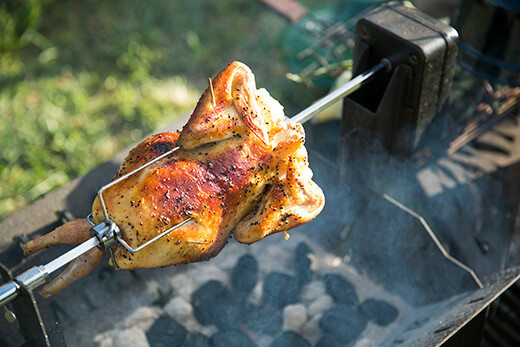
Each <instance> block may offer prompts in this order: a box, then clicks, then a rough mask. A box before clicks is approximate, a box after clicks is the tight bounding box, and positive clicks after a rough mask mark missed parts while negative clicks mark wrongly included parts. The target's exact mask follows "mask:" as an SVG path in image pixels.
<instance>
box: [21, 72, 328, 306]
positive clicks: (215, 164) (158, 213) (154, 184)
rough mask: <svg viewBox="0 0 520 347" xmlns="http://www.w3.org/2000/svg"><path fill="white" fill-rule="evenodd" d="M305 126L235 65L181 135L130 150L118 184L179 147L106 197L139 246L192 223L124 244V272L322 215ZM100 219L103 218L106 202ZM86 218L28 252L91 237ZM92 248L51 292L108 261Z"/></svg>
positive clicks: (203, 253) (120, 254)
mask: <svg viewBox="0 0 520 347" xmlns="http://www.w3.org/2000/svg"><path fill="white" fill-rule="evenodd" d="M304 141H305V135H304V130H303V127H302V126H301V125H300V124H298V123H294V122H292V121H290V120H287V119H286V118H285V116H284V114H283V108H282V106H281V105H280V104H279V103H278V102H277V101H276V100H274V99H273V98H272V97H271V96H270V95H269V93H268V92H267V91H266V90H265V89H256V85H255V80H254V75H253V73H252V72H251V70H250V69H249V68H248V67H247V66H246V65H244V64H242V63H239V62H233V63H231V64H229V65H228V66H227V67H226V68H225V69H224V70H223V71H222V72H221V73H220V74H219V75H218V76H217V77H216V78H215V79H214V80H213V82H212V83H210V87H209V88H208V89H207V90H206V91H205V92H204V94H203V95H202V97H201V99H200V100H199V102H198V104H197V106H196V108H195V110H194V111H193V114H192V115H191V117H190V119H189V121H188V122H187V124H186V125H185V126H184V128H183V130H182V131H181V132H171V133H162V134H157V135H154V136H152V137H150V138H148V139H146V140H144V141H143V142H141V143H140V144H138V145H137V146H136V147H135V148H134V149H132V150H131V151H130V153H129V154H128V156H127V157H126V159H125V160H124V162H123V163H122V165H121V167H120V168H119V170H118V172H117V173H116V175H115V177H114V179H115V178H118V177H121V176H122V175H124V174H126V173H128V172H130V171H132V170H134V169H136V168H137V167H139V166H141V165H143V164H145V163H147V162H148V161H150V160H152V159H154V158H156V157H158V156H160V155H161V154H163V153H165V152H167V151H169V150H171V149H172V148H174V147H176V146H179V147H180V149H179V150H177V151H175V152H173V153H172V154H170V155H168V156H166V157H164V158H163V159H161V160H159V161H157V162H156V163H154V164H152V165H150V166H148V167H146V168H145V169H143V170H141V171H138V172H137V173H136V174H134V175H132V176H130V177H129V178H127V179H125V180H123V181H121V182H120V183H117V184H115V185H114V186H112V187H110V188H109V189H107V190H106V191H105V192H104V193H103V196H104V200H105V203H106V208H107V210H108V214H109V217H110V219H111V220H112V221H114V222H115V223H116V224H117V225H118V227H119V228H120V230H121V235H122V238H123V239H124V240H125V241H126V242H127V243H128V245H130V246H131V247H132V248H136V247H138V246H139V245H141V244H143V243H145V242H146V241H148V240H150V239H152V238H153V237H155V236H156V235H158V234H160V233H161V232H162V231H164V230H166V229H168V228H170V227H171V226H173V225H175V224H177V223H180V222H182V221H184V220H186V219H188V218H191V220H190V221H189V222H188V223H187V224H185V225H184V226H182V227H180V228H178V229H176V230H173V231H171V232H170V233H168V234H167V235H166V236H164V237H163V238H160V239H159V240H158V241H156V242H154V243H152V244H150V245H149V246H147V247H145V248H143V249H142V250H140V251H138V252H135V253H131V252H129V251H127V250H126V249H125V248H123V247H122V246H121V245H120V244H117V245H116V246H115V247H114V249H113V251H114V258H113V260H114V261H115V264H112V260H110V262H111V265H114V266H117V267H119V268H122V269H136V268H153V267H161V266H169V265H179V264H185V263H190V262H195V261H200V260H205V259H209V258H211V257H214V256H215V255H217V254H218V253H219V252H220V250H221V249H222V248H223V247H224V245H225V244H226V242H227V240H228V238H229V237H230V235H231V233H232V231H233V230H234V233H233V235H234V237H235V239H236V240H237V241H239V242H242V243H247V244H251V243H254V242H256V241H259V240H261V239H262V238H264V237H265V236H267V235H270V234H273V233H277V232H282V231H286V230H288V229H290V228H294V227H296V226H298V225H301V224H303V223H306V222H308V221H310V220H311V219H313V218H314V217H315V216H317V215H318V214H319V213H320V211H321V210H322V208H323V205H324V203H325V200H324V196H323V192H322V191H321V189H320V188H319V187H318V185H317V184H316V183H315V182H313V181H312V171H311V169H310V168H309V166H308V161H307V152H306V149H305V147H304ZM92 216H93V221H94V222H95V223H101V222H102V221H103V213H102V212H101V209H100V204H99V201H98V199H96V200H95V201H94V204H93V207H92ZM90 228H91V225H90V224H89V222H88V221H87V220H86V219H77V220H73V221H70V222H68V223H66V224H64V225H63V226H61V227H59V228H57V229H56V230H54V231H53V232H51V233H49V234H46V235H43V236H41V237H40V238H37V239H35V240H33V241H29V242H28V243H27V244H25V245H24V251H25V253H26V254H30V253H33V252H35V251H38V250H40V249H42V248H45V247H48V246H51V245H55V244H59V243H67V244H76V243H80V242H83V241H85V240H87V239H88V238H90V237H91V236H90V234H89V229H90ZM102 258H103V252H101V251H100V250H98V249H93V250H91V251H89V252H88V253H86V254H84V255H83V256H82V257H80V258H77V259H76V260H74V261H73V262H72V263H71V264H70V265H69V267H68V268H67V269H66V270H65V271H64V272H63V273H61V274H60V275H59V276H58V277H57V278H55V279H54V281H52V282H51V283H49V284H48V285H47V286H45V287H44V288H43V290H42V291H41V294H42V295H44V296H50V295H53V294H56V293H59V292H60V291H61V290H62V289H63V288H64V287H66V286H68V285H69V284H70V283H72V282H73V281H75V280H77V279H79V278H81V277H83V276H85V275H87V274H88V273H90V272H91V271H92V270H93V269H94V268H95V267H96V266H97V265H98V264H99V263H100V262H101V260H102Z"/></svg>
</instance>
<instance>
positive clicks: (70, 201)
mask: <svg viewBox="0 0 520 347" xmlns="http://www.w3.org/2000/svg"><path fill="white" fill-rule="evenodd" d="M382 33H385V34H386V37H385V36H384V35H383V34H382ZM425 37H427V38H428V39H427V40H424V38H425ZM425 41H427V43H428V44H425ZM455 42H456V33H455V32H454V31H453V29H451V28H449V27H447V26H444V25H442V24H440V23H438V22H437V21H435V20H433V19H431V18H429V17H427V16H425V15H423V14H421V13H420V12H418V11H415V10H411V9H407V8H404V7H403V6H402V5H399V4H389V5H383V6H381V7H379V8H377V9H375V10H374V11H372V12H370V13H369V14H367V15H366V16H365V17H364V18H363V19H361V20H360V21H359V23H358V27H357V29H356V52H355V62H356V65H355V73H361V72H363V71H364V70H366V69H367V68H369V67H370V66H373V65H376V64H377V62H378V61H380V60H381V59H390V61H391V63H392V71H391V72H390V73H389V74H385V75H384V76H381V77H379V78H376V79H373V80H372V81H371V82H369V84H368V85H367V88H364V89H360V90H359V91H357V92H355V93H354V94H353V95H351V96H349V97H347V98H345V99H344V111H343V113H344V114H343V121H342V124H341V125H339V124H334V123H329V124H321V125H314V126H309V127H308V128H307V132H308V135H307V138H308V148H309V151H310V162H311V167H312V169H313V171H314V174H315V180H316V181H317V182H318V184H319V185H320V186H321V187H323V189H324V192H325V195H326V197H327V206H326V208H325V210H324V211H323V213H322V214H321V215H320V216H319V217H318V218H317V219H316V220H315V221H313V222H311V223H309V224H308V225H305V226H302V227H300V228H299V229H298V230H297V231H296V232H294V233H292V237H291V240H290V241H285V240H284V238H283V236H278V235H273V236H271V237H269V238H267V239H266V240H263V241H262V242H261V243H259V244H258V245H254V246H250V247H246V246H243V245H238V244H237V243H235V242H234V241H230V244H228V245H227V246H226V247H225V248H224V250H223V251H222V253H221V254H220V255H219V256H218V257H216V258H215V259H213V260H212V261H211V262H208V263H201V264H190V265H186V266H183V267H180V268H178V267H174V268H167V269H157V270H139V271H132V272H114V271H113V270H112V269H111V268H109V267H101V268H99V269H97V270H96V271H95V272H94V273H93V274H91V275H90V276H89V278H92V279H96V280H93V281H91V280H89V278H87V279H84V280H82V281H80V282H79V283H78V284H76V285H75V286H74V287H73V288H69V289H66V290H64V291H63V293H62V294H60V295H59V296H58V297H56V298H53V299H50V300H42V299H40V298H38V297H34V296H33V295H32V293H31V291H30V290H29V291H27V292H25V291H24V292H23V295H21V296H22V297H23V298H24V301H23V304H24V305H23V307H22V308H18V309H17V310H16V311H17V313H18V315H19V316H18V320H19V321H20V326H21V327H22V333H23V334H22V335H23V337H24V338H25V341H26V344H28V345H31V344H32V345H45V344H51V345H57V346H59V345H65V344H68V345H89V344H93V343H94V342H96V343H99V344H100V345H103V344H104V343H105V344H106V345H109V343H110V342H114V341H116V340H117V339H121V336H122V335H125V334H129V335H130V336H133V335H131V334H132V333H131V331H138V332H141V335H142V334H145V335H146V338H147V340H148V341H149V342H151V343H152V345H153V343H161V341H162V342H163V343H164V341H166V340H161V338H163V339H168V338H170V339H171V340H170V343H171V344H175V341H176V342H179V345H181V344H182V343H186V344H188V345H189V343H188V342H187V341H192V342H193V341H198V343H195V344H200V345H204V343H207V342H211V341H212V342H214V343H216V342H222V341H227V340H226V339H231V341H235V342H237V341H246V342H248V343H249V342H250V341H254V343H256V344H259V345H270V344H272V343H274V344H276V343H280V345H294V344H295V343H296V342H301V341H302V340H301V339H302V338H305V339H307V341H308V342H310V343H312V344H317V345H320V344H321V345H333V344H338V343H339V344H349V345H360V346H363V345H389V346H390V345H414V346H417V345H419V346H421V345H424V346H432V345H442V344H446V345H449V344H454V345H455V344H457V343H461V341H462V342H463V343H464V344H467V345H478V344H479V343H480V341H481V338H482V336H484V337H485V338H487V340H486V341H496V335H497V334H498V335H499V336H500V337H501V338H502V340H504V338H503V335H504V333H503V332H502V333H501V332H500V330H499V333H496V328H495V330H494V328H493V327H496V324H495V325H493V324H490V323H489V322H494V320H493V319H488V316H490V312H491V316H492V317H493V318H496V317H497V315H493V312H503V311H504V310H506V311H507V310H508V312H510V311H512V310H514V309H516V308H514V307H513V309H511V308H510V307H511V305H509V306H506V307H509V308H507V309H504V306H503V305H502V306H501V305H499V301H500V298H501V295H502V294H503V293H504V292H505V291H506V290H507V289H508V288H509V287H511V286H512V285H513V284H514V283H515V282H516V281H517V279H518V277H519V276H520V268H518V267H516V266H515V265H516V263H517V262H516V261H515V254H516V253H517V252H516V248H515V247H516V246H515V242H514V236H515V234H514V231H515V228H517V227H518V226H517V219H518V218H519V215H518V201H517V197H518V187H515V186H514V185H513V184H512V183H511V182H512V181H511V179H510V178H509V177H510V176H511V175H513V177H515V176H514V173H518V172H519V169H518V165H502V167H501V168H496V169H495V170H492V171H493V172H492V173H487V174H481V175H473V176H471V177H469V176H470V175H464V169H465V168H467V167H462V166H460V163H459V166H457V163H454V164H453V165H452V166H450V167H449V170H452V171H454V172H451V175H452V176H455V177H463V176H464V178H465V180H463V179H462V178H461V179H460V180H456V184H452V181H450V177H451V176H450V177H446V175H448V174H447V173H444V174H439V175H437V176H435V174H436V173H439V172H441V173H442V172H444V171H440V169H439V167H440V166H442V165H444V167H446V162H448V161H449V160H450V159H452V158H448V159H446V158H444V157H443V156H442V155H440V154H438V153H443V152H442V151H439V150H437V152H435V151H432V152H430V156H429V157H427V160H426V159H424V158H423V157H421V156H418V153H419V154H420V153H424V151H426V150H429V149H430V148H431V146H432V143H438V142H439V141H432V140H431V137H430V138H429V135H430V133H431V131H432V130H431V129H432V128H433V129H437V127H436V122H437V119H442V117H440V116H438V113H439V112H440V111H439V110H440V108H441V106H442V105H443V104H444V102H445V101H446V100H447V98H448V95H449V90H450V84H451V77H452V74H453V69H454V65H453V62H454V58H455V55H456V46H455ZM381 47H383V49H382V48H381ZM425 47H426V48H427V49H425ZM391 52H396V53H397V52H398V53H399V54H396V55H393V54H390V53H391ZM385 65H386V64H385ZM367 91H374V93H373V94H371V93H367ZM517 116H518V112H517V113H516V115H515V114H513V117H511V118H510V119H509V121H510V122H512V124H517V123H518V122H516V123H515V122H514V120H515V119H516V118H518V117H517ZM515 117H516V118H515ZM185 120H186V119H185V118H184V119H181V120H179V121H178V122H176V123H174V124H171V125H170V126H169V127H168V128H169V129H177V128H180V126H181V124H183V123H184V121H185ZM517 133H518V131H517V132H514V134H517ZM517 135H518V136H519V137H520V133H518V134H517ZM324 139H325V140H324ZM434 140H437V138H434ZM448 144H449V143H448ZM477 154H478V153H477ZM121 160H122V156H119V157H116V158H114V160H113V161H111V162H109V163H106V164H104V165H102V166H101V167H99V168H98V169H96V170H94V171H92V172H91V173H89V174H88V175H86V176H84V177H82V178H80V179H78V180H76V181H74V182H73V183H71V184H70V185H68V186H66V187H64V188H62V189H61V190H59V191H58V192H56V193H54V194H51V195H49V196H47V197H46V198H44V199H43V200H41V201H39V202H37V203H35V204H34V205H33V206H31V207H29V208H28V209H26V210H24V211H22V212H20V213H19V214H17V215H15V216H13V217H11V218H10V219H8V220H6V221H4V222H3V223H2V224H0V230H1V233H0V235H1V237H2V239H1V243H0V245H2V252H1V253H0V262H1V263H3V264H4V265H5V266H6V269H5V271H3V274H2V275H3V278H4V281H8V279H9V277H10V276H11V273H20V272H22V271H23V270H25V269H27V268H30V267H31V266H34V265H35V264H41V263H45V262H48V261H49V260H51V259H54V258H56V257H57V256H58V255H59V254H61V253H63V251H64V248H63V247H58V248H56V249H54V250H49V251H47V252H44V253H42V254H37V255H34V256H32V257H30V258H27V259H24V258H23V257H22V255H21V251H20V250H19V249H18V248H17V247H18V242H19V241H20V240H21V241H24V240H26V239H28V238H34V237H35V236H36V235H39V234H43V233H46V232H48V231H50V230H52V229H53V228H54V227H55V226H57V225H59V224H60V223H61V222H63V221H64V220H67V219H70V218H72V217H82V216H85V215H87V214H88V212H89V209H90V202H91V201H92V199H93V198H94V195H95V192H96V190H97V189H98V188H99V186H101V185H103V184H104V183H105V182H107V181H109V180H110V178H111V175H112V173H113V172H114V171H115V170H116V168H117V166H118V163H119V162H120V161H121ZM482 160H484V159H482ZM425 161H427V163H428V165H426V164H424V165H421V164H419V163H423V162H425ZM435 165H437V167H436V166H435ZM436 169H438V170H437V171H436ZM428 170H430V171H428ZM515 170H516V171H515ZM512 172H513V174H512ZM443 175H444V176H443ZM457 175H458V176H457ZM438 176H439V177H438ZM432 180H433V182H434V186H435V187H437V188H438V189H432V188H431V187H432ZM78 196H82V197H83V198H82V199H78ZM482 199H486V202H487V201H489V204H488V205H486V202H483V201H482ZM80 200H81V201H80ZM475 209H477V211H478V212H479V213H480V214H481V215H479V216H475ZM56 211H60V213H59V215H58V217H57V215H56ZM510 248H511V251H510ZM251 258H253V259H255V260H254V261H253V263H254V262H255V261H256V264H257V265H256V266H257V270H256V272H255V271H254V269H255V267H254V266H252V267H251V266H250V265H247V259H251ZM244 259H245V260H244ZM272 259H276V260H275V261H274V262H273V261H272ZM244 262H245V264H246V265H244ZM244 267H245V268H246V269H247V270H248V271H252V272H255V273H256V274H257V278H256V280H254V279H253V280H252V285H251V288H249V289H247V288H245V289H244V286H245V285H244V284H243V283H247V276H246V274H247V271H246V272H244V271H243V270H241V269H243V268H244ZM7 268H9V269H10V270H11V271H7ZM241 271H242V272H241ZM237 276H238V279H237ZM188 284H189V285H188ZM282 284H283V286H282ZM190 286H191V292H188V289H187V287H190ZM277 286H278V287H277ZM246 287H247V286H246ZM208 288H209V289H211V290H209V289H208ZM192 292H196V293H197V294H198V296H197V295H194V294H192ZM508 293H509V294H508V295H507V296H505V297H506V298H507V297H511V296H512V294H511V293H512V292H511V291H509V292H508ZM176 298H180V299H182V300H184V301H185V302H190V303H191V306H192V309H193V316H194V317H193V316H192V317H188V318H186V317H185V319H186V321H183V320H182V319H181V318H179V317H181V316H182V313H179V310H178V308H179V307H180V305H175V303H176V302H177V301H175V299H176ZM204 298H205V300H206V301H204V300H203V299H204ZM323 298H325V299H323ZM182 300H180V301H181V302H182ZM319 300H322V301H327V300H328V304H327V303H325V304H323V305H322V306H323V307H322V308H321V311H320V305H318V301H319ZM504 301H506V300H504ZM511 301H513V302H514V299H512V300H509V302H511ZM20 302H22V301H20ZM206 303H211V305H204V304H206ZM313 305H314V306H313ZM205 306H210V310H209V312H208V311H206V310H204V308H205ZM211 306H214V308H213V310H211ZM150 307H152V308H150ZM288 307H290V309H288ZM302 307H304V308H305V309H306V312H307V313H306V315H309V316H310V317H308V318H307V321H306V322H305V323H304V325H301V326H300V327H298V329H296V328H294V327H293V326H291V324H290V322H287V320H288V318H287V317H288V316H291V314H290V313H291V310H293V311H295V312H298V309H301V308H302ZM311 307H313V308H311ZM146 308H147V309H146ZM493 310H494V311H493ZM311 311H318V313H316V314H315V315H314V316H312V315H311V313H310V312H311ZM262 314H263V316H262ZM283 314H285V315H286V319H285V321H284V319H283V317H282V318H280V317H281V315H282V316H283ZM179 315H180V316H179ZM78 317H81V319H79V318H78ZM182 317H184V316H182ZM262 317H263V319H262ZM293 318H294V317H293ZM266 321H275V322H278V323H279V324H278V325H279V326H278V327H276V326H269V325H266V324H265V322H266ZM44 325H45V326H44ZM282 325H284V326H285V327H284V329H285V330H284V331H282V330H281V326H282ZM179 326H180V327H179ZM0 330H1V331H2V332H4V331H5V334H3V335H2V339H3V340H0V342H4V343H9V344H12V345H21V344H23V343H24V338H22V336H20V334H18V332H17V331H16V330H17V328H16V324H9V323H7V322H6V321H2V322H1V323H0ZM294 330H297V332H298V334H296V333H294V332H291V331H294ZM161 336H163V337H161ZM244 336H245V337H244ZM302 336H303V337H302ZM486 336H487V337H486ZM489 336H494V337H495V340H492V339H491V337H489ZM139 337H142V336H137V337H136V340H134V341H139ZM210 337H211V338H212V340H210ZM514 338H515V337H514V336H513V337H512V338H511V337H510V340H509V341H515V340H514ZM190 339H191V340H190ZM241 339H245V340H241ZM505 340H506V341H507V338H506V339H505ZM244 343H245V342H244Z"/></svg>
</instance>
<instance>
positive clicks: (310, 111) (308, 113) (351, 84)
mask: <svg viewBox="0 0 520 347" xmlns="http://www.w3.org/2000/svg"><path fill="white" fill-rule="evenodd" d="M391 68H392V64H391V63H390V60H388V59H386V58H383V59H381V61H380V62H379V64H377V65H375V66H373V67H372V68H371V69H369V70H367V71H365V72H363V73H362V74H359V75H357V76H356V77H354V78H352V79H351V80H350V81H348V82H347V83H345V84H344V85H342V86H341V87H339V88H338V89H336V90H334V91H333V92H331V93H329V94H327V95H326V96H324V97H323V98H321V99H320V100H318V101H316V102H315V103H314V104H312V105H311V106H309V107H307V108H306V109H304V110H303V111H301V112H300V113H298V114H296V115H295V116H293V117H291V121H293V122H297V123H305V122H307V121H308V120H310V119H312V118H313V117H314V116H315V115H317V114H318V113H320V112H321V111H323V110H325V109H326V108H327V107H329V106H331V105H332V104H334V103H335V102H336V101H338V100H340V99H342V98H344V97H345V96H347V95H349V94H352V93H353V92H355V91H356V90H358V89H359V88H361V87H362V86H363V85H365V84H366V83H367V82H369V81H370V80H371V79H372V78H373V77H374V76H375V75H376V73H378V72H379V71H383V70H385V71H388V70H390V69H391Z"/></svg>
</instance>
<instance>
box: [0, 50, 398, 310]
mask: <svg viewBox="0 0 520 347" xmlns="http://www.w3.org/2000/svg"><path fill="white" fill-rule="evenodd" d="M391 66H392V64H391V62H390V61H389V60H388V59H386V58H383V59H382V60H381V61H380V62H379V64H377V65H375V66H374V67H372V68H371V69H369V70H367V71H365V72H363V73H361V74H359V75H357V76H356V77H354V78H352V79H351V80H350V81H349V82H347V83H345V84H344V85H342V86H341V87H339V88H338V89H336V90H334V91H332V92H331V93H329V94H327V95H326V96H324V97H323V98H321V99H320V100H318V101H316V102H315V103H314V104H312V105H311V106H309V107H307V108H306V109H304V110H303V111H301V112H300V113H298V114H296V115H295V116H293V117H291V120H292V121H294V122H299V123H305V122H307V121H308V120H310V119H312V118H313V117H314V116H315V115H317V114H318V113H320V112H321V111H323V110H325V109H326V108H327V107H329V106H331V105H332V104H334V103H336V102H337V101H339V100H340V99H342V98H344V97H345V96H347V95H349V94H351V93H353V92H355V91H356V90H358V89H359V88H361V87H362V86H363V85H365V84H366V83H367V82H368V81H370V80H371V79H372V78H373V77H375V76H376V74H377V73H378V72H381V71H386V72H388V71H390V70H391ZM177 149H179V147H176V148H174V149H172V150H171V151H168V152H167V153H164V154H163V155H161V156H160V157H158V158H155V159H154V160H152V161H149V162H147V163H146V164H144V165H142V166H140V167H138V168H137V169H135V170H133V171H132V172H129V173H128V174H126V175H124V176H122V177H120V178H119V179H117V180H115V181H112V182H110V183H108V184H107V185H105V186H103V187H102V188H101V189H100V190H99V191H98V197H99V200H100V203H101V208H102V210H103V214H104V217H105V221H104V222H102V223H101V224H98V225H94V226H93V227H92V229H91V234H92V236H93V237H92V238H90V239H89V240H87V241H85V242H83V243H82V244H80V245H79V246H76V247H74V248H73V249H71V250H70V251H68V252H67V253H65V254H63V255H61V256H59V257H58V258H56V259H54V260H53V261H51V262H49V263H48V264H46V265H40V266H35V267H32V268H30V269H29V270H27V271H25V272H24V273H22V274H21V275H19V276H17V277H16V278H15V279H14V280H12V281H10V282H8V283H6V284H4V285H2V286H1V287H0V307H2V306H4V305H6V304H8V303H10V302H11V301H13V300H14V299H15V298H16V297H17V296H18V291H19V289H20V287H21V286H22V285H23V286H24V287H26V288H27V289H34V288H36V287H38V286H40V285H42V284H43V283H45V281H46V279H47V277H48V276H49V275H50V274H51V273H53V272H54V271H56V270H58V269H60V268H61V267H63V266H65V265H67V264H68V263H70V262H71V261H73V260H74V259H76V258H78V257H79V256H81V255H83V254H85V253H86V252H88V251H89V250H91V249H93V248H95V247H98V248H100V249H101V250H103V251H104V250H107V249H108V250H110V248H111V247H112V246H113V245H114V244H115V243H116V242H119V243H120V244H121V245H122V246H123V247H125V248H126V249H127V250H129V251H130V252H137V251H139V250H141V249H143V248H144V247H146V246H148V245H149V244H150V243H152V242H155V241H156V240H157V239H159V238H161V237H163V236H165V235H166V234H168V233H169V232H171V231H172V230H174V229H176V228H178V227H180V226H181V225H183V224H185V223H186V222H188V221H189V220H190V218H188V219H187V220H184V221H183V222H181V223H179V224H177V225H175V226H173V227H171V228H169V229H167V230H165V231H164V232H162V233H161V234H159V235H157V237H155V238H154V239H152V240H150V241H149V242H147V243H145V244H143V245H141V246H139V247H138V248H136V249H132V248H130V247H129V246H128V244H126V242H124V240H123V239H122V238H121V237H120V231H119V228H118V227H117V225H116V224H115V223H114V222H113V221H111V220H110V219H109V218H108V212H107V210H106V207H105V204H104V200H103V196H102V192H103V191H104V190H105V189H107V188H109V187H111V186H113V185H114V184H115V183H117V182H119V181H121V180H124V179H126V178H128V177H129V176H131V175H133V174H135V173H136V172H138V171H140V170H142V169H143V168H145V167H147V166H149V165H150V164H152V163H154V162H155V161H157V160H159V159H161V158H162V157H163V156H166V155H168V154H170V153H171V152H173V151H175V150H177Z"/></svg>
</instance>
